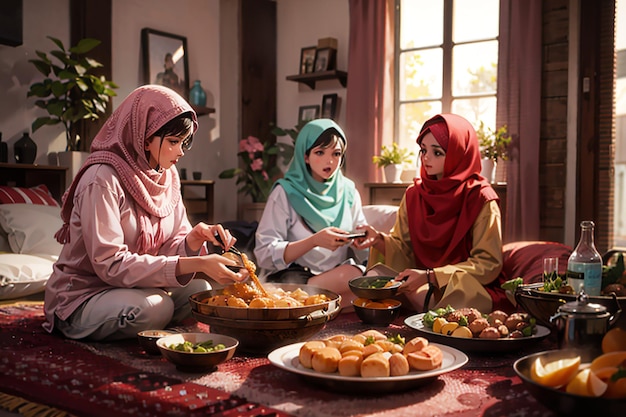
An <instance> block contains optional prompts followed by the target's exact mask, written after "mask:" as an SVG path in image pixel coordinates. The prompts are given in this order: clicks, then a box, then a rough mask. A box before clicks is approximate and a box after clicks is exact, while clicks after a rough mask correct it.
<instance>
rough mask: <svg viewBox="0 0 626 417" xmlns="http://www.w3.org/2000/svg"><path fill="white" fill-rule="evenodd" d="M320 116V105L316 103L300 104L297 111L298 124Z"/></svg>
mask: <svg viewBox="0 0 626 417" xmlns="http://www.w3.org/2000/svg"><path fill="white" fill-rule="evenodd" d="M319 117H320V106H319V105H318V104H316V105H312V106H300V110H299V111H298V124H300V123H306V122H310V121H311V120H315V119H317V118H319Z"/></svg>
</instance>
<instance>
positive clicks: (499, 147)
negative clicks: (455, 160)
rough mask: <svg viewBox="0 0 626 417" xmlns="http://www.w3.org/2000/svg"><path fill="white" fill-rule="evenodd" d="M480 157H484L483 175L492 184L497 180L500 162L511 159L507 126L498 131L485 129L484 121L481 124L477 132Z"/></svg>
mask: <svg viewBox="0 0 626 417" xmlns="http://www.w3.org/2000/svg"><path fill="white" fill-rule="evenodd" d="M476 136H477V137H478V144H479V146H480V155H481V156H482V164H483V168H482V171H481V175H482V176H483V177H485V178H486V179H487V180H489V181H490V182H493V181H494V179H495V170H496V166H497V164H498V161H499V160H502V161H506V160H508V159H509V154H508V146H509V144H510V143H511V136H510V135H509V133H508V128H507V126H506V125H504V126H502V127H500V128H499V129H497V130H495V131H494V130H493V129H490V128H487V127H485V123H484V122H483V121H481V122H480V125H479V127H478V129H477V130H476Z"/></svg>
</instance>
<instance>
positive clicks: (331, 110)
mask: <svg viewBox="0 0 626 417" xmlns="http://www.w3.org/2000/svg"><path fill="white" fill-rule="evenodd" d="M337 101H338V95H337V94H324V96H323V97H322V118H324V119H333V120H335V117H336V116H337Z"/></svg>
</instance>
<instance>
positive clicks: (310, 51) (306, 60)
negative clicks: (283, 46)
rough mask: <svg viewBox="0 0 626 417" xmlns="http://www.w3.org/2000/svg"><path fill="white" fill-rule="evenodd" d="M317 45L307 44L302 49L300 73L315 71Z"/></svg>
mask: <svg viewBox="0 0 626 417" xmlns="http://www.w3.org/2000/svg"><path fill="white" fill-rule="evenodd" d="M316 51H317V48H316V47H315V46H307V47H306V48H302V49H301V50H300V74H308V73H311V72H313V68H314V65H315V53H316Z"/></svg>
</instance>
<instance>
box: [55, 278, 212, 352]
mask: <svg viewBox="0 0 626 417" xmlns="http://www.w3.org/2000/svg"><path fill="white" fill-rule="evenodd" d="M210 289H211V285H210V284H209V283H208V282H207V281H205V280H203V279H193V280H191V282H189V284H187V286H185V287H181V288H172V289H168V290H164V289H161V288H114V289H111V290H107V291H103V292H101V293H99V294H96V295H95V296H93V297H91V298H90V299H89V300H87V301H86V302H84V303H83V304H82V305H81V306H80V307H79V308H78V309H76V311H75V312H74V313H72V315H71V316H70V317H69V318H68V319H67V320H66V321H62V320H59V319H58V318H57V321H56V323H55V327H56V328H57V329H59V330H60V331H61V332H62V333H63V334H64V335H65V336H66V337H68V338H70V339H89V340H96V341H110V340H120V339H130V338H134V337H137V333H138V332H140V331H142V330H157V329H164V328H165V327H166V326H168V325H169V324H174V323H177V322H180V321H181V320H183V319H185V318H187V317H190V316H191V304H189V296H191V295H193V294H195V293H198V292H201V291H206V290H210Z"/></svg>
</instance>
